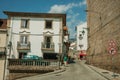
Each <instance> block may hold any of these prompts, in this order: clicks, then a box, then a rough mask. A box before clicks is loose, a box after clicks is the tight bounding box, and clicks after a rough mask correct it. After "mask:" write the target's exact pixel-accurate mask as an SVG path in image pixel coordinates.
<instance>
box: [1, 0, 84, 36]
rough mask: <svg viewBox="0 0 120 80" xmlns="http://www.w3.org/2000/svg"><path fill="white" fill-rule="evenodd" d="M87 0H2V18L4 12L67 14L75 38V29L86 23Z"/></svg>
mask: <svg viewBox="0 0 120 80" xmlns="http://www.w3.org/2000/svg"><path fill="white" fill-rule="evenodd" d="M85 10H86V0H0V18H2V19H4V18H7V16H6V15H5V14H4V13H3V11H15V12H33V13H65V14H66V15H67V19H66V23H67V26H68V30H69V33H70V38H75V35H76V31H75V27H76V26H80V25H82V24H84V23H86V13H85Z"/></svg>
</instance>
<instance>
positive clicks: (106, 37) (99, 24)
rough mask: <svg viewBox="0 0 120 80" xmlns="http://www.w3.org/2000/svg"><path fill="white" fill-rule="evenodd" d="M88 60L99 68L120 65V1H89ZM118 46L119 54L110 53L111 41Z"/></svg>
mask: <svg viewBox="0 0 120 80" xmlns="http://www.w3.org/2000/svg"><path fill="white" fill-rule="evenodd" d="M87 24H88V27H89V32H88V40H89V41H88V44H89V47H88V51H87V54H88V58H87V60H88V61H87V62H88V63H90V64H93V65H97V66H98V65H99V67H100V66H101V67H103V68H107V67H108V66H109V67H111V68H112V66H113V63H112V64H111V62H113V61H112V59H111V58H112V57H114V65H115V67H116V68H118V66H120V65H117V64H118V63H120V59H119V58H120V0H87ZM110 40H113V41H114V42H115V44H116V50H117V54H115V55H111V54H110V53H108V48H109V41H110ZM119 71H120V69H119Z"/></svg>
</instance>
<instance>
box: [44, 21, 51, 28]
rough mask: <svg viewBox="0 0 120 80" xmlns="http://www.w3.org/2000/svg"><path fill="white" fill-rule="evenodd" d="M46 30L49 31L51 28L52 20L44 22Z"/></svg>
mask: <svg viewBox="0 0 120 80" xmlns="http://www.w3.org/2000/svg"><path fill="white" fill-rule="evenodd" d="M45 28H46V29H51V28H52V20H46V26H45Z"/></svg>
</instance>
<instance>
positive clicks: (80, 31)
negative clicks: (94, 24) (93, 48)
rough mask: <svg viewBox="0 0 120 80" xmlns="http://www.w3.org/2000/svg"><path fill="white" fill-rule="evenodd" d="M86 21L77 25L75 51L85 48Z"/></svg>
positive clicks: (86, 44) (86, 45) (86, 43)
mask: <svg viewBox="0 0 120 80" xmlns="http://www.w3.org/2000/svg"><path fill="white" fill-rule="evenodd" d="M87 31H88V28H87V23H84V24H82V25H79V26H77V37H76V38H77V39H76V40H77V51H81V50H83V51H84V50H85V51H86V50H87V47H88V41H87Z"/></svg>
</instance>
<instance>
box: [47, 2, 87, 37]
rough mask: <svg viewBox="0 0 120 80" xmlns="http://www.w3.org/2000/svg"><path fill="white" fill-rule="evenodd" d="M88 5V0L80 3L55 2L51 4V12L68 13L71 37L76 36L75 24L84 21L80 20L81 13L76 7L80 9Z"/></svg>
mask: <svg viewBox="0 0 120 80" xmlns="http://www.w3.org/2000/svg"><path fill="white" fill-rule="evenodd" d="M84 5H86V0H83V1H80V2H78V3H74V2H73V3H68V4H66V5H65V4H62V5H59V4H55V5H53V6H51V8H50V10H49V11H48V12H49V13H67V26H68V27H69V32H70V37H71V38H75V36H76V32H75V26H77V25H78V24H82V23H84V22H83V21H81V20H80V13H79V12H76V11H75V8H78V9H80V7H82V6H84Z"/></svg>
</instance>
